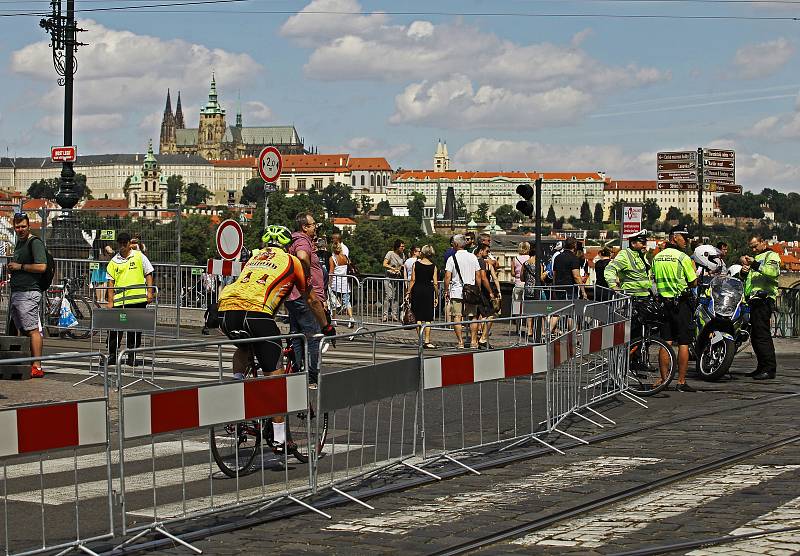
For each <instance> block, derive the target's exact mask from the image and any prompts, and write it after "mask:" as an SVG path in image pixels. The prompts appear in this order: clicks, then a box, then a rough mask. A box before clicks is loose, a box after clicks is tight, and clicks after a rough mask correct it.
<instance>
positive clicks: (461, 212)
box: [456, 193, 467, 219]
mask: <svg viewBox="0 0 800 556" xmlns="http://www.w3.org/2000/svg"><path fill="white" fill-rule="evenodd" d="M456 218H464V219H466V218H467V202H466V201H465V200H464V194H463V193H462V194H461V195H459V196H458V198H457V199H456Z"/></svg>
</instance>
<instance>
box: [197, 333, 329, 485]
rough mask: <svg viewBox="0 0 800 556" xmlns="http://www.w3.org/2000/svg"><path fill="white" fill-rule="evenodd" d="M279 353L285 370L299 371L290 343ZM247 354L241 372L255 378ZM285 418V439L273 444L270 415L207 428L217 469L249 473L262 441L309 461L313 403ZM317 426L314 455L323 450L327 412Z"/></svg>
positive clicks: (279, 452)
mask: <svg viewBox="0 0 800 556" xmlns="http://www.w3.org/2000/svg"><path fill="white" fill-rule="evenodd" d="M282 354H283V360H284V373H285V374H289V373H295V372H299V371H300V367H299V365H298V364H297V362H296V360H295V354H294V349H292V347H291V345H289V346H287V347H286V348H284V349H283V352H282ZM250 357H251V362H250V365H248V368H247V370H246V372H245V373H244V380H247V379H248V378H256V377H257V376H258V371H259V370H260V369H259V368H258V365H257V364H256V363H255V361H254V360H253V358H252V353H251V354H250ZM278 376H280V375H278ZM284 422H285V423H286V442H285V443H284V444H282V445H276V444H275V443H274V442H273V437H272V418H267V419H254V420H250V421H239V422H236V423H226V424H224V425H221V426H217V427H212V428H211V431H210V435H211V438H210V443H211V453H212V455H213V456H214V461H215V462H216V463H217V466H218V467H219V469H220V471H222V472H223V473H224V474H225V475H227V476H228V477H231V478H235V477H237V476H239V477H241V476H243V475H248V474H250V473H252V472H253V471H255V467H254V465H253V462H254V461H255V459H256V455H257V454H258V453H259V451H261V450H263V448H262V449H261V450H260V449H259V448H260V446H261V442H262V441H263V442H264V444H266V445H267V446H269V447H270V450H271V451H272V452H273V453H274V454H276V455H278V456H285V453H284V449H282V448H281V446H286V447H288V451H289V453H290V454H292V456H294V458H295V459H296V460H297V461H299V462H300V463H308V458H309V455H310V451H309V446H308V443H307V440H306V439H307V436H306V430H307V429H306V427H307V426H309V425H310V427H311V431H312V435H316V431H317V429H316V427H317V415H316V413H315V411H314V407H313V404H311V403H309V407H308V410H307V411H299V412H297V413H293V414H287V415H286V416H285V420H284ZM319 427H320V430H319V438H317V439H316V455H317V456H320V455H321V454H322V449H323V447H324V446H325V441H326V440H327V437H328V414H327V413H325V414H323V415H322V421H321V423H320V424H319ZM312 442H313V440H312ZM262 453H263V451H262Z"/></svg>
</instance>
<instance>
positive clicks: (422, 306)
mask: <svg viewBox="0 0 800 556" xmlns="http://www.w3.org/2000/svg"><path fill="white" fill-rule="evenodd" d="M435 254H436V252H435V251H434V250H433V247H431V246H430V245H425V246H423V247H422V250H421V251H420V258H419V259H418V260H417V262H415V263H414V267H413V269H412V271H411V281H410V282H409V284H408V293H406V298H407V299H410V300H411V310H412V311H414V316H416V318H417V324H422V323H426V324H430V322H431V321H432V320H433V308H434V307H435V306H436V304H437V302H438V300H439V280H438V277H437V272H436V265H435V264H433V261H432V260H431V258H432V257H433V256H434V255H435ZM424 337H425V347H426V348H429V349H432V348H435V347H436V346H434V345H433V344H432V343H431V329H430V327H427V328H425V334H424Z"/></svg>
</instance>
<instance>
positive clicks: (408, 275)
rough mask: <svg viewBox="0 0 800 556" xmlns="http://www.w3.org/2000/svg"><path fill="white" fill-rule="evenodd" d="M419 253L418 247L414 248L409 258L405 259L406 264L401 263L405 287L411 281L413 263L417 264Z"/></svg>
mask: <svg viewBox="0 0 800 556" xmlns="http://www.w3.org/2000/svg"><path fill="white" fill-rule="evenodd" d="M419 252H420V248H419V247H418V246H416V245H415V246H414V247H412V248H411V256H410V257H408V258H407V259H406V262H404V263H403V274H404V275H405V279H406V287H408V283H409V282H410V281H411V272H413V270H414V263H416V262H417V260H418V259H419Z"/></svg>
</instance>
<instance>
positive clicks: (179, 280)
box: [175, 203, 183, 338]
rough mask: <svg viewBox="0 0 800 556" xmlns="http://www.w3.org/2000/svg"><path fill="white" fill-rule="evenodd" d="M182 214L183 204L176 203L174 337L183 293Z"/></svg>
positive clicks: (179, 321)
mask: <svg viewBox="0 0 800 556" xmlns="http://www.w3.org/2000/svg"><path fill="white" fill-rule="evenodd" d="M182 216H183V206H182V205H181V203H178V214H177V215H176V216H175V218H176V219H177V227H178V229H177V232H178V276H177V278H176V279H175V280H176V283H175V285H176V287H177V295H176V296H175V337H176V338H180V337H181V294H182V293H183V292H182V291H181V290H182V287H183V277H182V276H181V217H182Z"/></svg>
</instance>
